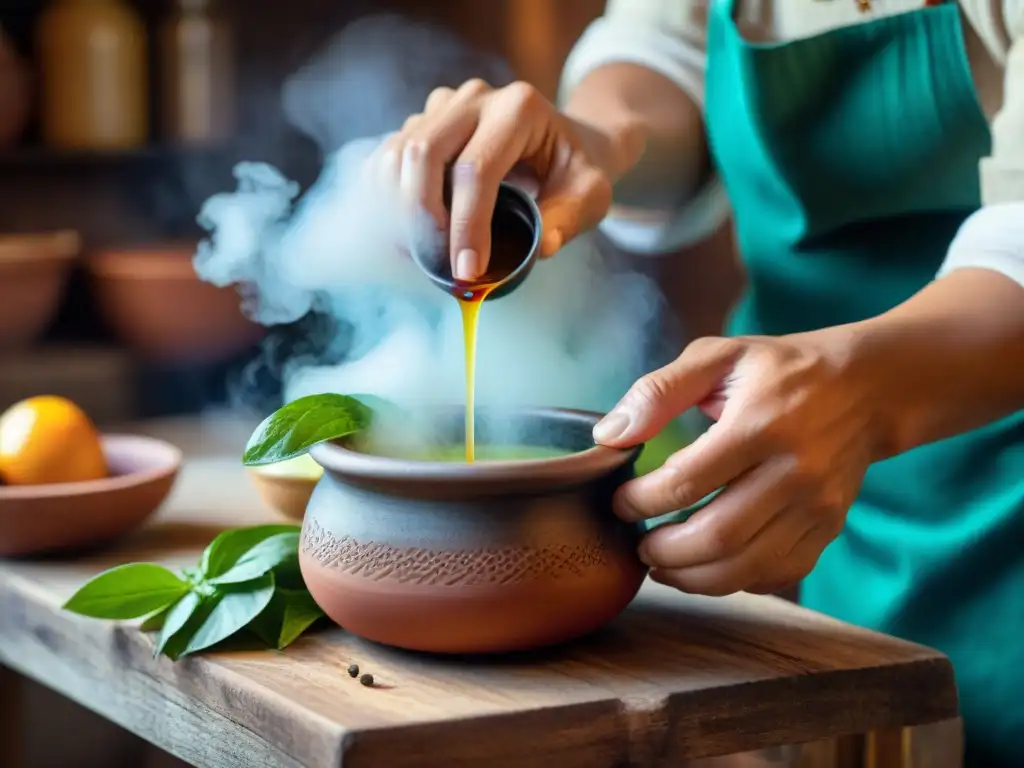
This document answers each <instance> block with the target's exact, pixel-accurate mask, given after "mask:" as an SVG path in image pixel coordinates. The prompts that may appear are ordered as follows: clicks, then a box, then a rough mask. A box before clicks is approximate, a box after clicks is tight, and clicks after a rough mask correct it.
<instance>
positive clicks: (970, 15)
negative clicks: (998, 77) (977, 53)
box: [959, 0, 1024, 64]
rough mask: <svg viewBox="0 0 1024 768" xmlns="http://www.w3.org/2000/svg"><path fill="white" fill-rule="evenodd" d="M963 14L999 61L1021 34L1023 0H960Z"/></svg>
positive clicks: (1004, 60) (1023, 18)
mask: <svg viewBox="0 0 1024 768" xmlns="http://www.w3.org/2000/svg"><path fill="white" fill-rule="evenodd" d="M959 2H960V7H961V8H963V12H964V16H966V17H967V19H968V21H970V23H971V26H973V27H974V30H975V32H977V34H978V37H980V38H981V40H982V42H984V43H985V47H986V48H988V50H989V52H990V53H991V54H992V57H993V58H994V59H995V60H996V61H997V62H999V63H1000V64H1005V63H1006V57H1007V54H1008V52H1009V50H1010V47H1011V46H1012V45H1013V43H1014V42H1015V41H1016V40H1017V39H1018V38H1021V37H1024V0H959Z"/></svg>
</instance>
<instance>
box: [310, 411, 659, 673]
mask: <svg viewBox="0 0 1024 768" xmlns="http://www.w3.org/2000/svg"><path fill="white" fill-rule="evenodd" d="M599 418H600V417H599V415H598V414H593V413H583V412H578V411H564V410H557V409H546V410H536V411H529V412H523V413H521V414H518V415H517V416H516V417H515V424H516V428H517V429H516V431H517V432H518V438H517V442H518V443H520V444H522V445H539V446H548V447H556V448H562V449H566V450H573V451H578V453H572V454H570V455H567V456H561V457H558V458H551V459H537V460H528V461H484V462H477V463H475V464H464V463H442V462H416V461H406V460H399V459H390V458H382V457H378V456H371V455H367V454H364V453H359V452H357V451H355V450H353V449H350V448H347V447H345V446H343V445H340V444H336V443H324V444H321V445H319V446H317V447H315V448H314V449H313V450H312V451H311V455H312V457H313V458H314V459H315V460H316V461H317V462H318V463H319V464H321V465H322V466H323V467H324V470H325V473H324V477H323V478H322V479H321V481H320V482H319V484H318V485H317V487H316V490H315V491H314V493H313V497H312V499H311V501H310V504H309V507H308V508H307V510H306V517H305V520H304V521H303V526H302V541H301V545H300V553H299V563H300V566H301V568H302V575H303V577H304V579H305V581H306V584H307V586H308V587H309V590H310V593H311V594H312V595H313V598H314V599H315V600H316V602H317V603H318V604H319V605H320V607H321V608H322V609H323V610H324V612H325V613H326V614H327V615H328V616H330V617H331V619H333V620H334V621H335V622H337V623H338V624H339V625H341V626H342V627H344V628H345V629H347V630H348V631H350V632H352V633H354V634H356V635H359V636H362V637H364V638H366V639H369V640H374V641H377V642H380V643H384V644H387V645H391V646H395V647H399V648H405V649H409V650H416V651H428V652H434V653H497V652H506V651H518V650H528V649H533V648H538V647H541V646H546V645H551V644H555V643H560V642H563V641H567V640H571V639H573V638H576V637H579V636H581V635H584V634H587V633H589V632H591V631H593V630H595V629H597V628H598V627H600V626H602V625H603V624H605V623H607V622H608V621H610V620H611V619H613V618H615V616H617V615H618V614H619V613H620V612H621V611H622V610H623V609H624V608H625V607H626V606H627V605H628V604H629V602H630V601H631V600H632V599H633V597H634V596H635V595H636V592H637V590H638V589H639V588H640V584H641V583H642V582H643V580H644V577H645V575H646V568H645V567H644V566H643V565H642V564H641V562H640V561H639V560H638V559H637V555H636V545H637V542H638V539H639V529H638V528H637V527H636V526H632V525H627V524H625V523H622V522H620V521H619V520H618V519H617V518H615V517H614V516H613V514H612V511H611V497H612V492H613V491H614V490H615V489H616V488H617V487H618V486H619V485H620V484H622V483H623V482H625V481H626V480H627V479H629V478H631V477H632V476H633V464H634V462H635V461H636V458H637V455H638V454H639V452H640V451H639V448H637V449H633V450H628V451H618V450H613V449H610V448H605V447H601V446H595V445H594V442H593V439H592V437H591V429H592V428H593V426H594V424H596V423H597V420H598V419H599ZM500 421H503V419H499V418H498V417H496V416H494V415H488V414H486V413H480V414H478V416H477V434H478V444H487V442H488V434H491V435H497V434H502V433H504V429H501V428H500V426H499V422H500ZM445 424H446V432H447V427H449V426H450V428H451V439H452V442H456V441H457V440H458V437H459V436H460V434H461V431H462V418H461V413H455V412H453V413H452V414H451V417H450V418H446V419H445ZM445 437H446V438H447V437H448V436H447V435H445Z"/></svg>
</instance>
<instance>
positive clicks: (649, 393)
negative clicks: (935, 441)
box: [594, 328, 880, 595]
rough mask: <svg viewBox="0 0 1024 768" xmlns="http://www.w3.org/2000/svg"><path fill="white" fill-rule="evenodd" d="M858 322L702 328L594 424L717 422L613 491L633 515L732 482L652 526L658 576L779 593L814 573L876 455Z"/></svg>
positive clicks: (648, 430)
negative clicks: (854, 340)
mask: <svg viewBox="0 0 1024 768" xmlns="http://www.w3.org/2000/svg"><path fill="white" fill-rule="evenodd" d="M851 347H852V344H851V333H850V332H849V331H848V330H847V329H844V328H835V329H827V330H824V331H817V332H812V333H806V334H798V335H793V336H784V337H740V338H733V339H725V338H705V339H699V340H697V341H695V342H694V343H692V344H690V346H689V347H687V349H686V350H685V351H684V352H683V353H682V354H681V355H680V356H679V357H678V358H677V359H676V360H675V361H674V362H673V363H671V364H669V365H667V366H666V367H664V368H662V369H660V370H657V371H654V372H653V373H650V374H648V375H647V376H644V377H643V378H641V379H640V380H639V381H637V382H636V384H634V385H633V387H632V388H631V389H630V390H629V392H628V393H627V394H626V396H625V397H624V398H623V399H622V400H621V401H620V403H619V404H618V406H616V408H615V410H614V411H613V412H612V413H611V414H609V415H608V416H606V417H605V419H604V420H603V421H602V422H601V424H599V425H598V427H597V428H595V430H594V437H595V439H596V440H597V441H598V442H599V443H602V444H604V445H608V446H612V447H626V446H630V445H636V444H638V443H641V442H643V441H646V440H649V439H650V438H652V437H653V436H654V435H656V434H657V433H658V432H659V431H660V430H661V429H662V428H663V427H664V426H665V425H666V424H667V423H668V422H669V421H670V420H671V419H673V418H675V417H677V416H679V415H680V414H682V413H683V412H684V411H686V410H688V409H689V408H691V407H692V406H699V407H700V408H701V410H703V411H704V412H705V413H706V414H707V415H708V416H710V417H711V418H712V419H714V420H715V421H716V423H715V424H714V425H713V426H712V427H711V428H710V429H709V430H708V431H707V432H706V433H704V434H703V435H701V437H699V438H698V439H697V440H696V441H695V442H693V443H692V444H691V445H689V446H687V447H686V448H684V449H682V450H680V451H678V452H677V453H675V454H673V455H672V456H671V457H669V458H668V460H667V461H666V462H665V464H664V465H663V466H662V467H661V468H660V469H658V470H655V471H654V472H652V473H650V474H648V475H645V476H643V477H639V478H637V479H635V480H632V481H630V482H628V483H626V484H625V485H623V486H622V487H621V488H620V489H619V491H618V492H617V494H616V496H615V500H614V507H615V512H616V514H617V515H618V516H619V517H621V518H623V519H625V520H628V521H638V520H642V519H647V518H653V517H658V516H660V515H664V514H668V513H670V512H674V511H676V510H680V509H683V508H686V507H689V506H691V505H693V504H696V503H697V502H699V501H700V500H701V499H703V498H705V497H706V496H708V495H709V494H711V493H713V492H715V491H717V490H719V489H723V490H722V492H721V493H720V494H719V495H718V496H716V497H715V498H714V499H713V500H712V501H710V502H709V503H708V504H707V505H706V506H705V507H703V508H702V509H700V510H699V511H697V512H696V513H694V514H693V515H692V516H691V517H690V518H689V519H688V520H687V521H686V522H682V523H672V524H666V525H663V526H661V527H659V528H657V529H655V530H654V531H652V532H650V533H649V534H647V536H646V537H645V538H644V540H643V542H642V544H641V546H640V556H641V558H642V559H643V560H644V562H646V563H647V564H648V565H649V566H651V568H652V571H651V577H652V578H653V579H655V580H656V581H659V582H662V583H664V584H668V585H670V586H674V587H676V588H678V589H680V590H683V591H685V592H691V593H697V594H706V595H726V594H730V593H733V592H739V591H748V592H757V593H770V592H775V591H778V590H780V589H783V588H785V587H787V586H790V585H792V584H794V583H796V582H798V581H799V580H800V579H802V578H803V577H804V576H806V575H807V574H808V573H809V572H810V571H811V569H812V568H813V567H814V565H815V564H816V563H817V561H818V557H819V556H820V554H821V552H822V550H824V548H825V547H826V546H827V545H828V544H829V543H830V542H831V541H832V540H833V539H835V538H836V536H838V535H839V533H840V531H841V530H842V527H843V524H844V522H845V519H846V513H847V510H848V509H849V507H850V505H851V504H852V503H853V501H854V499H855V498H856V496H857V494H858V493H859V491H860V486H861V483H862V481H863V479H864V474H865V472H866V471H867V468H868V466H869V465H870V464H871V463H872V461H874V460H876V459H877V458H880V446H879V440H878V438H877V435H876V429H875V426H876V425H875V423H874V421H875V418H874V415H873V410H874V409H873V398H872V397H870V396H869V395H868V389H869V388H868V387H865V386H863V385H862V383H861V382H858V381H857V380H856V377H854V376H852V375H851V374H849V372H848V370H847V368H846V366H845V365H844V361H845V359H846V358H847V357H848V352H849V350H850V348H851Z"/></svg>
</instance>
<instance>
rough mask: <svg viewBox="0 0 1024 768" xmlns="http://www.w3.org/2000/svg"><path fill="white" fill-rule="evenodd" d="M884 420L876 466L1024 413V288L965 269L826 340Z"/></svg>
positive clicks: (880, 422) (989, 273)
mask: <svg viewBox="0 0 1024 768" xmlns="http://www.w3.org/2000/svg"><path fill="white" fill-rule="evenodd" d="M823 333H825V334H832V336H833V338H839V339H840V343H839V347H840V348H843V349H844V350H845V351H844V353H843V355H844V357H845V359H844V360H843V361H842V365H843V366H844V368H845V370H846V373H847V375H849V376H851V377H853V378H854V379H855V380H856V381H858V382H859V383H860V385H861V386H860V388H859V390H860V391H861V392H863V393H864V395H865V402H866V403H868V404H869V406H870V407H871V409H872V412H873V413H875V414H877V418H876V420H875V422H876V435H877V437H878V442H879V455H878V457H877V458H880V459H881V458H886V457H888V456H892V455H896V454H898V453H902V452H904V451H907V450H910V449H911V448H915V447H917V446H919V445H924V444H927V443H931V442H935V441H937V440H941V439H944V438H946V437H952V436H953V435H957V434H960V433H962V432H966V431H968V430H971V429H974V428H977V427H981V426H984V425H985V424H987V423H989V422H992V421H995V420H996V419H998V418H1000V417H1002V416H1005V415H1008V414H1010V413H1013V412H1014V411H1017V410H1020V409H1022V408H1024V287H1022V286H1021V285H1020V284H1019V283H1018V282H1016V281H1015V280H1012V279H1010V278H1009V277H1007V276H1006V275H1003V274H1000V273H999V272H996V271H993V270H989V269H959V270H957V271H955V272H952V273H950V274H948V275H946V276H945V277H942V278H941V279H939V280H936V281H934V282H933V283H930V284H929V285H928V286H926V287H925V288H924V289H923V290H922V291H920V292H919V293H918V294H916V295H915V296H913V297H912V298H910V299H909V300H907V301H906V302H904V303H903V304H901V305H899V306H898V307H896V308H895V309H893V310H891V311H890V312H887V313H885V314H883V315H880V316H878V317H876V318H872V319H870V320H867V321H864V322H861V323H855V324H853V325H850V326H844V327H843V328H838V329H830V330H828V331H824V332H823Z"/></svg>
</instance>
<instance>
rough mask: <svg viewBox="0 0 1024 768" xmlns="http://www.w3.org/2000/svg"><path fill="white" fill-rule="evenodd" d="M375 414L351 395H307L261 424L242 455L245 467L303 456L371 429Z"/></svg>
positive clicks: (280, 409)
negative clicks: (315, 449)
mask: <svg viewBox="0 0 1024 768" xmlns="http://www.w3.org/2000/svg"><path fill="white" fill-rule="evenodd" d="M372 416H373V411H372V410H371V409H370V408H369V407H368V406H366V405H364V404H363V403H361V402H360V401H359V400H357V399H356V398H354V397H349V396H348V395H336V394H322V395H307V396H306V397H300V398H299V399H298V400H293V401H292V402H290V403H288V404H287V405H285V406H283V407H281V408H279V409H278V410H277V411H275V412H274V413H272V414H271V415H270V416H268V417H267V418H266V419H264V420H263V423H262V424H260V425H259V426H258V427H257V428H256V431H255V432H253V434H252V437H250V438H249V443H248V444H247V445H246V446H245V452H244V453H243V454H242V463H243V464H245V465H246V466H257V465H260V464H273V463H275V462H278V461H284V460H286V459H292V458H295V457H296V456H301V455H302V454H304V453H306V452H307V451H308V450H309V449H310V448H312V447H313V446H314V445H316V444H318V443H323V442H325V441H327V440H337V439H338V438H341V437H347V436H348V435H352V434H355V433H356V432H361V431H362V430H364V429H366V428H367V427H369V426H370V422H371V419H372Z"/></svg>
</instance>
